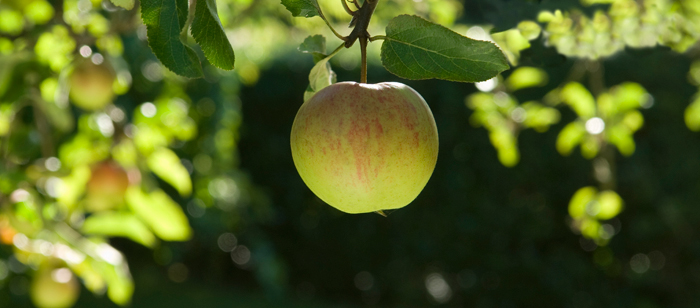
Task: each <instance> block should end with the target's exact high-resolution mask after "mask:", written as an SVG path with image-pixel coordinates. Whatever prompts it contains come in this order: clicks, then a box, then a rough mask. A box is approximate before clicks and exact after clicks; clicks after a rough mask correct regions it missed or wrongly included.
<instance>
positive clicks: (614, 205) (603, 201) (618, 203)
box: [596, 190, 623, 220]
mask: <svg viewBox="0 0 700 308" xmlns="http://www.w3.org/2000/svg"><path fill="white" fill-rule="evenodd" d="M598 203H599V205H600V208H599V211H598V213H597V214H596V217H597V218H598V219H601V220H608V219H612V218H614V217H615V216H617V214H620V212H622V207H623V202H622V198H620V195H618V194H617V193H616V192H614V191H612V190H606V191H602V192H600V194H599V195H598Z"/></svg>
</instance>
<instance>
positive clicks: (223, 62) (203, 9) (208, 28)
mask: <svg viewBox="0 0 700 308" xmlns="http://www.w3.org/2000/svg"><path fill="white" fill-rule="evenodd" d="M192 36H193V37H194V40H195V41H196V42H197V44H199V46H201V47H202V51H203V52H204V56H205V57H207V60H209V62H210V63H211V64H213V65H214V66H216V67H218V68H220V69H224V70H232V69H233V64H234V60H235V56H234V54H233V48H232V47H231V44H230V43H229V41H228V38H227V37H226V33H225V32H224V28H223V26H221V21H220V20H219V15H218V14H217V10H216V1H215V0H199V1H197V5H196V7H195V14H194V20H193V21H192Z"/></svg>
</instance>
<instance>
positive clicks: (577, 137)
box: [557, 121, 586, 156]
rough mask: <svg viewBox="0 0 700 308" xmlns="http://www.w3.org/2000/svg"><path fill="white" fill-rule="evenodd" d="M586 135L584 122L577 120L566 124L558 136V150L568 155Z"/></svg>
mask: <svg viewBox="0 0 700 308" xmlns="http://www.w3.org/2000/svg"><path fill="white" fill-rule="evenodd" d="M585 135H586V127H585V126H584V125H583V123H581V122H579V121H576V122H571V123H569V124H567V125H566V126H564V128H563V129H562V130H561V132H559V136H557V151H559V153H560V154H561V155H564V156H568V155H569V154H571V151H572V150H573V149H574V147H576V146H577V145H578V144H579V143H581V140H583V137H584V136H585Z"/></svg>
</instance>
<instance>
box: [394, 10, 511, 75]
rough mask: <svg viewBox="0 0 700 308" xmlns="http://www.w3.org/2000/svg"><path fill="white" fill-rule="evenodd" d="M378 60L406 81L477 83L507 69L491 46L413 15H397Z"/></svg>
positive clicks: (506, 63) (502, 59)
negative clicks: (433, 80) (432, 80)
mask: <svg viewBox="0 0 700 308" xmlns="http://www.w3.org/2000/svg"><path fill="white" fill-rule="evenodd" d="M381 58H382V64H383V65H384V67H385V68H386V69H387V70H388V71H389V72H391V73H392V74H395V75H397V76H399V77H401V78H406V79H431V78H437V79H444V80H449V81H461V82H478V81H484V80H488V79H490V78H492V77H494V76H496V75H497V74H498V73H500V72H502V71H504V70H507V69H508V68H509V66H508V62H507V60H506V57H505V56H504V55H503V53H502V52H501V50H500V49H499V48H498V47H497V46H496V45H494V44H493V43H491V42H485V41H477V40H473V39H470V38H468V37H465V36H462V35H460V34H458V33H456V32H454V31H452V30H450V29H447V28H445V27H443V26H441V25H438V24H435V23H432V22H430V21H427V20H425V19H423V18H421V17H418V16H415V15H414V16H409V15H399V16H397V17H395V18H394V19H392V20H391V21H390V22H389V25H388V26H387V27H386V39H385V40H384V43H382V48H381Z"/></svg>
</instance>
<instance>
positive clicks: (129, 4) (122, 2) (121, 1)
mask: <svg viewBox="0 0 700 308" xmlns="http://www.w3.org/2000/svg"><path fill="white" fill-rule="evenodd" d="M111 1H112V4H114V5H116V6H118V7H123V8H125V9H127V10H130V9H133V8H134V0H111Z"/></svg>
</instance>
